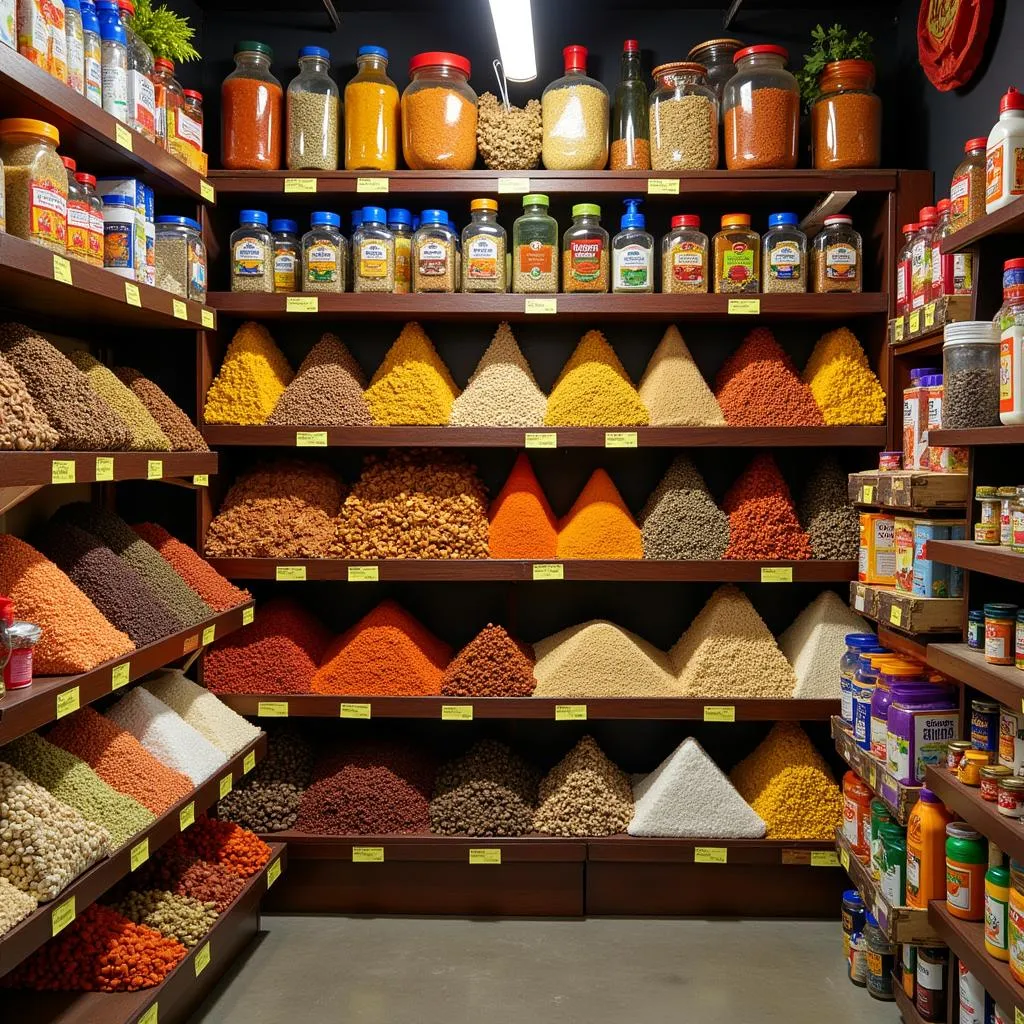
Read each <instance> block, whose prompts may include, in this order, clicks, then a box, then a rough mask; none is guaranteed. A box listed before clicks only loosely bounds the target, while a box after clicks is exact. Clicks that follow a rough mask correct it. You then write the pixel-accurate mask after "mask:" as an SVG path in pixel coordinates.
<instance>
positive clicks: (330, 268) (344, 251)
mask: <svg viewBox="0 0 1024 1024" xmlns="http://www.w3.org/2000/svg"><path fill="white" fill-rule="evenodd" d="M347 255H348V244H347V243H346V241H345V236H344V235H342V233H341V218H340V217H339V216H338V215H337V214H336V213H329V212H327V211H322V210H318V211H316V212H315V213H314V214H313V215H312V216H311V217H310V218H309V230H308V231H307V232H306V233H305V234H304V235H303V236H302V290H303V291H304V292H343V291H344V290H345V270H346V263H347Z"/></svg>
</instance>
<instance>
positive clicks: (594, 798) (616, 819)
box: [533, 736, 633, 836]
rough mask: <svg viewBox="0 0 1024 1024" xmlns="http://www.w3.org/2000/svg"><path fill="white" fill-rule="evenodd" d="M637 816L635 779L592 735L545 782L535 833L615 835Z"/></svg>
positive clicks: (574, 748) (552, 834) (555, 768)
mask: <svg viewBox="0 0 1024 1024" xmlns="http://www.w3.org/2000/svg"><path fill="white" fill-rule="evenodd" d="M632 815H633V792H632V787H631V786H630V784H629V776H627V775H626V773H625V772H624V771H622V770H621V769H620V768H617V767H616V766H615V765H614V764H612V762H611V761H609V760H608V758H607V757H606V756H605V754H604V752H603V751H602V750H601V748H600V747H599V746H598V745H597V742H596V741H595V740H594V738H593V737H592V736H584V737H583V739H581V740H580V741H579V743H577V744H576V746H574V747H573V748H572V750H570V751H569V753H568V754H566V755H565V757H563V758H562V760H561V761H559V762H558V764H556V765H555V767H554V768H552V769H551V771H549V772H548V773H547V775H545V776H544V778H543V779H541V783H540V802H539V806H538V807H537V811H536V813H535V814H534V816H533V830H534V832H542V833H544V834H545V835H549V836H610V835H615V833H617V832H625V830H626V826H627V825H628V824H629V820H630V818H631V817H632Z"/></svg>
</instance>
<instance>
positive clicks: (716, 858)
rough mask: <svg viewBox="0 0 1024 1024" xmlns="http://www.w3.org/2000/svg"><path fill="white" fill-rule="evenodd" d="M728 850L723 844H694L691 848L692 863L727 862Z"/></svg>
mask: <svg viewBox="0 0 1024 1024" xmlns="http://www.w3.org/2000/svg"><path fill="white" fill-rule="evenodd" d="M728 862H729V850H728V849H727V848H726V847H724V846H696V847H694V850H693V863H694V864H727V863H728Z"/></svg>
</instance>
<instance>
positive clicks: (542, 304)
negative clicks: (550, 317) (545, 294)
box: [523, 299, 558, 313]
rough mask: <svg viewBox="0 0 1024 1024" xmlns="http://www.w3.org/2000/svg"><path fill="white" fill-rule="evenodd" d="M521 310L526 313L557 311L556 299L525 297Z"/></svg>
mask: <svg viewBox="0 0 1024 1024" xmlns="http://www.w3.org/2000/svg"><path fill="white" fill-rule="evenodd" d="M523 311H524V312H526V313H557V312H558V299H527V300H526V305H525V306H524V308H523Z"/></svg>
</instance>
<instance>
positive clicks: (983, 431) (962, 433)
mask: <svg viewBox="0 0 1024 1024" xmlns="http://www.w3.org/2000/svg"><path fill="white" fill-rule="evenodd" d="M928 436H929V438H933V439H934V442H935V444H937V445H942V446H952V445H959V446H960V447H969V446H971V445H989V444H1024V427H975V428H974V429H973V430H929V431H928Z"/></svg>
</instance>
